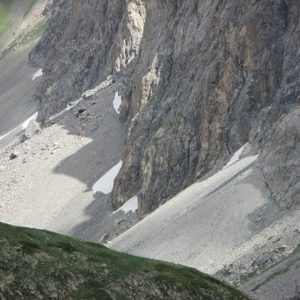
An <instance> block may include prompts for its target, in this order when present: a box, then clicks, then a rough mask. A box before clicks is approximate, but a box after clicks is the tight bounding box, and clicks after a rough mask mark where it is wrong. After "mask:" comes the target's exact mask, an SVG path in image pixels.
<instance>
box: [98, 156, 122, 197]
mask: <svg viewBox="0 0 300 300" xmlns="http://www.w3.org/2000/svg"><path fill="white" fill-rule="evenodd" d="M122 164H123V162H122V161H120V162H118V163H117V164H116V165H115V166H114V167H112V168H111V169H110V170H109V171H108V172H106V173H105V174H104V175H103V176H102V177H101V178H100V179H99V180H98V181H97V182H96V183H95V184H94V185H93V191H94V192H95V193H96V192H101V193H103V194H106V195H108V194H110V193H111V192H112V189H113V185H114V180H115V178H116V177H117V175H118V173H119V171H120V169H121V167H122Z"/></svg>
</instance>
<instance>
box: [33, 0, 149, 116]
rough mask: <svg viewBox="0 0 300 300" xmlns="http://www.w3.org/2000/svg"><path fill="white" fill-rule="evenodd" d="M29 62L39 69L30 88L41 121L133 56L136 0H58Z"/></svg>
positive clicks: (138, 23)
mask: <svg viewBox="0 0 300 300" xmlns="http://www.w3.org/2000/svg"><path fill="white" fill-rule="evenodd" d="M52 11H53V12H52V14H53V15H52V18H51V21H50V24H49V26H48V28H47V30H46V32H45V34H44V36H43V38H42V39H41V41H40V42H39V44H38V45H37V46H36V48H35V50H34V51H33V52H32V53H31V55H30V60H31V63H32V64H34V65H36V66H40V67H42V68H43V72H44V79H43V81H42V84H41V86H40V88H39V90H38V91H37V93H36V96H37V98H38V99H39V100H40V101H41V103H42V105H41V112H40V114H39V120H40V121H43V120H45V119H47V118H49V117H50V116H51V115H53V114H54V113H56V112H58V111H59V110H61V109H63V108H64V107H65V106H66V104H67V103H68V102H69V101H71V100H74V99H76V97H79V95H80V94H81V93H82V92H83V91H85V90H87V89H88V88H90V87H93V86H94V85H95V84H96V83H98V82H99V81H101V80H103V79H104V78H105V77H106V76H107V75H110V74H112V73H115V72H118V71H119V70H120V69H121V68H123V67H124V66H125V65H127V64H129V63H130V62H131V60H132V59H133V58H134V57H135V56H136V54H137V52H138V48H139V42H140V39H141V36H142V33H143V20H144V19H145V17H144V14H145V11H144V6H143V2H142V1H139V0H138V1H129V2H128V3H127V2H126V1H125V0H102V1H97V0H92V1H83V0H59V1H57V2H53V8H52Z"/></svg>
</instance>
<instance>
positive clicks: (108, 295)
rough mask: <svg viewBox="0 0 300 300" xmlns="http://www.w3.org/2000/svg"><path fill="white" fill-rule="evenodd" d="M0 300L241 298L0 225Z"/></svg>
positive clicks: (178, 273)
mask: <svg viewBox="0 0 300 300" xmlns="http://www.w3.org/2000/svg"><path fill="white" fill-rule="evenodd" d="M0 299H122V300H123V299H139V300H140V299H214V300H216V299H230V300H233V299H247V298H246V296H244V295H243V294H242V293H240V292H239V291H236V290H235V289H233V288H231V287H229V286H227V285H225V284H223V283H221V282H219V281H217V280H215V279H213V278H211V277H209V276H207V275H204V274H202V273H200V272H198V271H196V270H193V269H190V268H186V267H183V266H178V265H174V264H169V263H164V262H159V261H154V260H149V259H144V258H140V257H134V256H130V255H126V254H122V253H118V252H115V251H112V250H110V249H107V248H106V247H103V246H101V245H97V244H92V243H87V242H82V241H78V240H75V239H72V238H69V237H65V236H61V235H57V234H54V233H49V232H45V231H39V230H34V229H27V228H19V227H13V226H10V225H5V224H1V223H0Z"/></svg>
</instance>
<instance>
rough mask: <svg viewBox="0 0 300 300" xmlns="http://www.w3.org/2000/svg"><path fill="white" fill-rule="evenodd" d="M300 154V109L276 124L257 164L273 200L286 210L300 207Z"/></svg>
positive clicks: (296, 109)
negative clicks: (296, 206)
mask: <svg viewBox="0 0 300 300" xmlns="http://www.w3.org/2000/svg"><path fill="white" fill-rule="evenodd" d="M299 153H300V106H298V107H293V108H292V109H291V111H290V112H289V113H287V114H285V115H283V116H282V117H281V118H280V119H279V120H278V122H276V123H275V125H274V126H273V128H272V130H271V131H270V133H269V134H268V137H267V139H266V142H265V144H264V147H263V152H262V155H261V156H260V159H259V162H258V164H259V165H260V168H261V171H262V174H263V175H264V178H265V180H266V185H267V187H268V188H269V189H270V193H271V196H272V198H273V201H276V202H277V203H278V204H279V206H281V207H283V208H291V207H293V206H295V205H299V204H300V172H299V170H300V157H299Z"/></svg>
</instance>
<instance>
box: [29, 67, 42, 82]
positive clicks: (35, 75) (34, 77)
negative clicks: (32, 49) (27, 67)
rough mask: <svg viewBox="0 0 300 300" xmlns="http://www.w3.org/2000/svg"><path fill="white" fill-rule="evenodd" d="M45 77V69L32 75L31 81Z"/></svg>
mask: <svg viewBox="0 0 300 300" xmlns="http://www.w3.org/2000/svg"><path fill="white" fill-rule="evenodd" d="M41 76H43V69H39V70H37V71H36V72H35V73H33V74H32V77H31V80H35V79H36V78H38V77H41Z"/></svg>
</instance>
